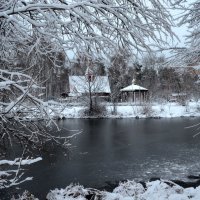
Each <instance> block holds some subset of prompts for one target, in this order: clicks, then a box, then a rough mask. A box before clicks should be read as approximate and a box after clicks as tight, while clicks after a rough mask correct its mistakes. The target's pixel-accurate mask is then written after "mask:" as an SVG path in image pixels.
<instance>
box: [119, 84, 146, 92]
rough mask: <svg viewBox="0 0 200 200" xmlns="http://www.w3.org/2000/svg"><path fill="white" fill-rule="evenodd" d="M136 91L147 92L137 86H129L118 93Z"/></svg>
mask: <svg viewBox="0 0 200 200" xmlns="http://www.w3.org/2000/svg"><path fill="white" fill-rule="evenodd" d="M136 90H145V91H148V89H146V88H144V87H141V86H139V85H135V84H131V85H129V86H127V87H125V88H123V89H121V90H120V91H121V92H133V91H136Z"/></svg>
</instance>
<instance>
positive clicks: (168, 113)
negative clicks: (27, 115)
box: [50, 101, 200, 119]
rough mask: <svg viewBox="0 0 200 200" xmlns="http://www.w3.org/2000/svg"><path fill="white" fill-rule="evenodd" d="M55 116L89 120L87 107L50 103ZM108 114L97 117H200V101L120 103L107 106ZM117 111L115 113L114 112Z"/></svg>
mask: <svg viewBox="0 0 200 200" xmlns="http://www.w3.org/2000/svg"><path fill="white" fill-rule="evenodd" d="M50 106H51V108H52V109H53V111H54V112H53V115H54V116H55V117H56V118H61V119H62V118H87V117H88V116H85V115H84V110H85V109H86V107H85V106H81V105H80V104H58V103H57V104H55V103H54V102H51V103H50ZM105 108H106V112H104V113H103V114H102V115H99V116H95V117H102V118H149V117H152V118H174V117H199V116H200V101H199V102H189V103H188V104H187V105H184V106H183V105H180V104H178V103H171V102H167V103H165V104H159V103H151V104H143V105H135V104H130V103H119V104H117V105H116V106H115V108H114V106H113V105H112V104H105ZM114 111H115V112H114Z"/></svg>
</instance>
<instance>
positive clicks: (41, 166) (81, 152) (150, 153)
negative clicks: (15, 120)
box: [20, 118, 200, 199]
mask: <svg viewBox="0 0 200 200" xmlns="http://www.w3.org/2000/svg"><path fill="white" fill-rule="evenodd" d="M199 120H200V119H197V118H177V119H139V120H137V119H67V120H63V121H59V122H58V123H59V126H60V127H61V128H63V130H62V134H64V135H66V134H71V133H72V132H71V131H70V130H82V133H81V134H80V135H78V136H76V137H75V138H74V139H73V140H72V145H73V148H72V149H71V153H70V156H69V158H68V157H65V156H63V154H62V153H61V152H60V151H59V150H58V151H56V150H55V151H54V152H53V153H51V154H48V155H45V156H44V157H43V158H44V159H43V160H42V161H41V162H38V163H35V164H34V165H32V166H30V167H29V170H28V171H27V172H26V175H29V176H33V177H34V179H33V181H31V182H26V183H24V184H22V185H20V188H22V190H25V189H26V190H29V191H31V192H32V193H33V194H34V195H35V196H36V197H38V198H41V199H44V198H45V195H46V194H47V193H48V191H49V190H50V189H54V188H64V187H66V186H67V185H69V184H70V183H79V184H82V185H84V186H85V187H95V188H105V187H106V185H107V184H108V182H111V183H114V182H116V181H117V182H118V181H121V180H126V179H131V180H132V179H134V180H136V181H140V180H148V179H149V178H151V177H161V178H163V179H182V180H184V179H186V177H187V175H196V174H199V172H200V162H199V160H200V150H199V149H200V148H199V147H200V146H199V144H200V136H197V137H193V136H194V135H195V134H196V133H197V132H198V130H196V129H187V128H186V127H187V126H191V125H193V124H196V123H198V122H199Z"/></svg>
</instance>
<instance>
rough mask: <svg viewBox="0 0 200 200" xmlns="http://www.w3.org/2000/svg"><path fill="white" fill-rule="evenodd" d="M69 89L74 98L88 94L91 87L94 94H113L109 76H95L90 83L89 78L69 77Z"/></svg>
mask: <svg viewBox="0 0 200 200" xmlns="http://www.w3.org/2000/svg"><path fill="white" fill-rule="evenodd" d="M69 87H70V95H72V96H77V95H81V94H83V93H88V92H89V88H90V87H91V92H92V93H111V91H110V84H109V80H108V77H107V76H94V79H93V80H92V81H91V82H90V83H89V80H88V78H87V76H69Z"/></svg>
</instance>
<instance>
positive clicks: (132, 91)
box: [120, 79, 148, 102]
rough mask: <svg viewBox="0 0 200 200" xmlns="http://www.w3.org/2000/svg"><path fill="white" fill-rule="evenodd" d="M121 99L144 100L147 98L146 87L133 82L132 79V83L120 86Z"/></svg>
mask: <svg viewBox="0 0 200 200" xmlns="http://www.w3.org/2000/svg"><path fill="white" fill-rule="evenodd" d="M120 92H121V99H122V101H128V102H144V101H146V100H147V99H148V89H146V88H144V87H141V86H139V85H136V84H135V79H133V81H132V84H131V85H129V86H127V87H125V88H122V89H121V90H120Z"/></svg>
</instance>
